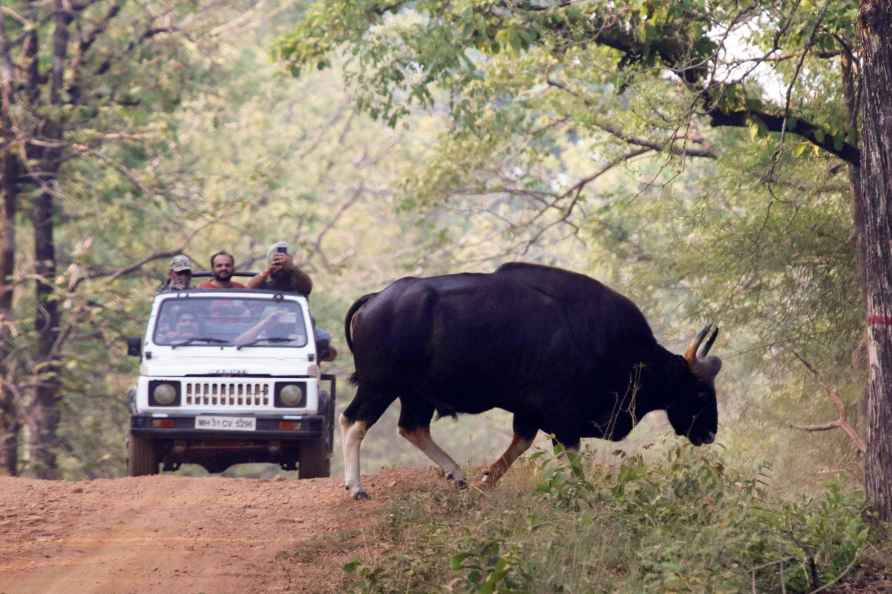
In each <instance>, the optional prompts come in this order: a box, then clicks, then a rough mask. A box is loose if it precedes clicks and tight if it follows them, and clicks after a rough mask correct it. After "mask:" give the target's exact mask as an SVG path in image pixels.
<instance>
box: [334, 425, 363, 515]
mask: <svg viewBox="0 0 892 594" xmlns="http://www.w3.org/2000/svg"><path fill="white" fill-rule="evenodd" d="M338 424H339V425H340V427H341V441H342V443H343V444H344V445H343V447H344V487H345V488H347V489H348V490H349V491H350V496H351V497H353V499H368V498H369V495H368V493H366V492H365V489H363V488H362V483H361V482H360V480H359V446H360V444H362V439H363V438H364V437H365V434H366V431H367V430H368V426H367V425H366V423H365V422H364V421H356V422H353V423H351V422H350V421H349V420H348V419H347V417H345V416H344V415H343V414H341V416H340V417H339V418H338Z"/></svg>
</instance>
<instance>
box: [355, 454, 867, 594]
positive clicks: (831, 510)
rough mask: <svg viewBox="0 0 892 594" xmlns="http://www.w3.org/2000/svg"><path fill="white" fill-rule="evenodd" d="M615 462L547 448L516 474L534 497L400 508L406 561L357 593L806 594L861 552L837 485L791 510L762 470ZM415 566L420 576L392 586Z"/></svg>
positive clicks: (858, 532) (442, 500)
mask: <svg viewBox="0 0 892 594" xmlns="http://www.w3.org/2000/svg"><path fill="white" fill-rule="evenodd" d="M618 456H619V458H618V461H617V462H618V463H617V464H615V465H609V466H603V465H601V466H594V465H592V464H591V463H590V461H589V459H588V458H587V457H586V456H580V455H578V454H575V453H572V452H564V451H562V450H561V449H560V448H558V449H556V450H555V452H553V453H551V454H538V455H534V456H533V457H532V460H531V461H528V462H527V468H528V469H530V471H531V473H532V474H533V475H534V477H535V481H536V488H535V489H530V488H529V485H528V484H526V485H520V486H519V487H518V488H517V489H515V490H511V489H510V487H508V486H506V485H501V486H500V487H499V488H498V489H497V490H496V491H495V492H493V493H492V494H491V495H478V494H475V493H474V492H473V490H471V491H469V492H464V493H448V494H447V495H444V494H443V492H440V493H438V494H435V495H434V494H431V495H427V496H426V495H423V494H422V495H419V496H418V497H419V499H417V500H416V501H414V502H407V501H405V500H404V501H401V502H400V505H399V509H400V510H401V511H399V513H395V514H391V516H390V517H391V520H389V521H388V523H387V524H388V526H387V531H388V533H390V534H391V535H392V536H391V538H393V539H394V540H405V541H406V542H407V543H408V542H409V541H411V542H412V543H413V545H414V548H413V549H412V551H413V552H409V553H406V551H405V549H403V552H402V553H401V555H400V556H399V557H396V556H394V557H391V558H389V559H388V560H385V561H384V563H383V564H382V565H381V566H379V567H378V568H376V570H375V571H376V572H377V573H373V572H372V571H371V570H366V572H365V576H366V578H365V580H366V589H364V590H362V591H363V592H394V591H403V592H435V591H444V584H449V587H448V588H445V589H446V590H449V591H455V592H467V593H474V594H481V593H487V594H490V593H491V594H496V593H503V594H508V593H511V594H521V593H527V592H529V593H536V594H538V593H544V592H565V593H571V592H572V593H576V592H580V593H582V592H635V593H639V592H661V593H662V592H716V593H718V592H741V591H753V588H755V590H756V591H758V592H791V593H792V592H807V591H811V590H813V589H815V588H817V587H819V586H821V585H826V584H828V583H831V582H833V581H834V580H836V579H837V578H838V577H839V576H841V575H842V574H843V573H844V572H846V571H848V570H850V569H851V568H852V566H853V565H854V564H856V562H857V560H858V558H859V554H860V553H861V551H862V550H863V549H864V547H865V545H866V543H867V538H868V527H867V525H866V524H865V522H864V520H863V515H864V514H863V512H864V504H863V498H862V496H861V495H860V494H859V493H857V492H852V491H849V490H847V489H845V488H843V486H842V485H840V484H839V483H831V484H830V485H828V486H827V487H826V489H825V490H823V491H822V492H821V493H820V494H819V495H817V496H814V497H808V498H805V497H800V498H798V499H796V500H792V501H791V500H785V499H783V498H781V497H779V496H777V495H776V494H772V493H771V492H770V490H769V489H768V488H767V484H768V483H767V477H768V470H769V469H768V468H758V469H756V470H755V471H751V472H749V473H744V472H742V471H739V470H734V469H732V468H729V466H728V465H727V464H726V463H725V462H724V461H723V459H722V457H721V454H720V451H719V450H717V449H715V448H712V449H709V450H705V449H695V448H693V447H690V446H681V447H673V448H671V449H669V450H668V451H667V452H666V454H665V456H664V457H662V458H660V459H658V460H656V461H653V460H650V461H648V462H645V460H644V458H643V457H642V456H641V455H633V456H626V455H624V454H618ZM407 506H408V507H409V508H412V509H414V510H415V511H407ZM394 517H397V518H404V520H401V521H397V522H396V523H395V522H394V520H393V518H394ZM407 531H408V532H411V533H412V534H413V536H412V537H411V539H407V538H406V535H405V534H404V533H405V532H407ZM397 533H399V534H400V535H399V536H396V534H397ZM407 555H408V557H407ZM416 566H424V567H429V568H431V569H429V570H427V572H426V574H424V575H422V574H421V572H416V574H415V576H414V577H413V578H411V579H407V578H406V576H405V573H402V574H400V577H399V579H397V573H399V572H400V571H402V572H405V570H406V569H407V568H412V567H416ZM369 577H372V578H373V579H374V582H375V583H374V584H372V586H369V584H368V578H369Z"/></svg>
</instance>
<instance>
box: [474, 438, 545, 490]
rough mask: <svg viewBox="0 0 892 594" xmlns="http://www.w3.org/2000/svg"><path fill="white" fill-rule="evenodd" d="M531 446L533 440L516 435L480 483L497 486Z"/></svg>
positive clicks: (484, 474)
mask: <svg viewBox="0 0 892 594" xmlns="http://www.w3.org/2000/svg"><path fill="white" fill-rule="evenodd" d="M531 445H533V440H532V439H526V438H524V437H521V436H519V435H517V434H516V433H515V434H514V438H513V439H512V440H511V445H509V446H508V449H507V450H505V453H504V454H502V457H501V458H499V459H498V460H496V461H495V462H494V463H493V465H492V466H490V467H489V470H487V471H486V472H484V473H483V479H482V480H481V481H480V482H481V484H482V485H483V486H486V487H491V486H493V485H495V484H496V482H498V480H499V479H500V478H502V475H503V474H505V473H506V472H507V471H508V469H509V468H511V465H512V464H514V461H515V460H517V459H518V458H519V457H520V455H521V454H523V453H524V452H525V451H527V450H528V449H529V448H530V446H531Z"/></svg>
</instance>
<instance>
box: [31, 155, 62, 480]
mask: <svg viewBox="0 0 892 594" xmlns="http://www.w3.org/2000/svg"><path fill="white" fill-rule="evenodd" d="M56 167H58V165H56ZM31 221H32V224H33V228H34V268H35V273H36V276H37V285H36V297H37V302H36V306H37V307H36V310H35V312H34V322H35V324H34V326H35V330H36V331H37V348H36V351H35V353H34V355H35V356H34V362H35V365H34V374H35V379H36V380H37V381H36V388H35V390H34V400H33V402H32V403H31V407H30V410H29V411H28V414H27V415H26V419H27V423H28V437H29V439H28V452H29V455H30V459H31V465H32V466H31V468H32V472H33V473H34V474H35V475H36V476H38V477H39V478H57V476H56V474H57V469H58V465H57V463H56V450H57V446H58V445H59V444H58V441H59V439H58V435H57V431H58V428H59V419H60V414H59V401H60V400H61V397H60V396H59V388H60V381H59V371H60V365H59V353H58V349H57V348H56V341H57V340H58V338H59V324H60V318H59V302H58V298H57V295H56V292H55V290H54V285H55V279H56V249H55V242H54V238H53V195H52V194H51V193H50V192H48V191H45V192H42V193H41V194H40V196H39V197H37V199H36V200H35V202H34V208H33V211H32V213H31Z"/></svg>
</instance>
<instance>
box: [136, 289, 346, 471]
mask: <svg viewBox="0 0 892 594" xmlns="http://www.w3.org/2000/svg"><path fill="white" fill-rule="evenodd" d="M314 337H315V334H314V328H313V321H312V318H311V317H310V311H309V308H308V306H307V300H306V298H304V297H301V296H298V295H295V294H288V293H281V292H277V291H268V290H251V289H189V290H185V291H170V292H163V293H159V294H158V295H157V296H156V297H155V301H154V303H153V305H152V313H151V316H150V317H149V322H148V325H147V326H146V333H145V337H144V339H143V340H140V338H139V337H130V338H129V339H128V353H129V354H131V355H134V356H139V357H140V367H139V381H138V383H137V386H136V388H135V389H134V390H131V393H130V412H131V421H130V435H129V446H128V451H129V463H128V472H129V474H130V476H138V475H145V474H157V473H158V472H159V466H160V467H162V468H163V470H176V469H178V468H179V467H180V465H181V464H184V463H194V464H199V465H201V466H203V467H204V468H205V469H207V471H208V472H212V473H216V472H222V471H224V470H226V469H227V468H228V467H229V466H231V465H233V464H239V463H243V462H273V463H278V464H280V465H281V467H282V468H284V469H286V470H294V469H295V468H298V469H299V476H300V478H313V477H324V476H329V473H330V458H331V450H332V442H333V438H334V410H335V377H334V376H333V375H328V374H325V375H323V374H321V373H320V369H319V360H320V353H319V352H317V349H323V348H325V346H323V345H318V346H317V344H316V340H315V338H314ZM325 382H327V383H328V390H322V389H321V388H320V386H321V385H324V383H325Z"/></svg>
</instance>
